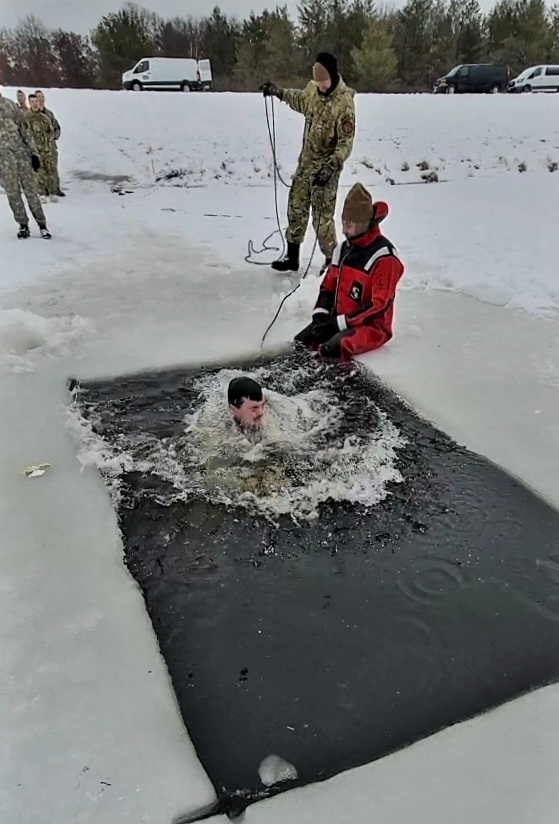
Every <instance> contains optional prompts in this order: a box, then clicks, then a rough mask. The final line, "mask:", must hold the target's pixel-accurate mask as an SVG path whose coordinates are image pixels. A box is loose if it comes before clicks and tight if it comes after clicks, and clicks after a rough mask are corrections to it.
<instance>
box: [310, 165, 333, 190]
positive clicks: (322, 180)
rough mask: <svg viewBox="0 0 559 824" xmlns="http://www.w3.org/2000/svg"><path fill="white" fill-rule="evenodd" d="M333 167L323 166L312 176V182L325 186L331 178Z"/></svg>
mask: <svg viewBox="0 0 559 824" xmlns="http://www.w3.org/2000/svg"><path fill="white" fill-rule="evenodd" d="M333 174H334V169H333V168H332V167H331V166H328V165H326V166H323V167H322V169H319V170H318V172H317V173H316V174H315V176H314V177H313V184H314V185H315V186H326V185H327V184H328V183H329V182H330V180H331V179H332V175H333Z"/></svg>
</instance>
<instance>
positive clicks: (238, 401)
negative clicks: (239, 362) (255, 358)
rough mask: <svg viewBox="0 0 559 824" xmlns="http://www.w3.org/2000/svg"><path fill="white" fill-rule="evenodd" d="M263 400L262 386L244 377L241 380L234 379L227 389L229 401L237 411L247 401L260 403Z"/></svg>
mask: <svg viewBox="0 0 559 824" xmlns="http://www.w3.org/2000/svg"><path fill="white" fill-rule="evenodd" d="M263 398H264V395H263V394H262V387H261V386H260V384H259V383H257V382H256V381H255V380H253V379H252V378H247V377H245V376H244V375H243V376H242V377H240V378H233V380H232V381H231V383H230V384H229V388H228V389H227V400H228V401H229V403H230V404H231V406H236V407H237V409H239V408H240V407H241V406H242V405H243V403H244V402H245V400H251V401H256V402H257V403H260V401H262V400H263Z"/></svg>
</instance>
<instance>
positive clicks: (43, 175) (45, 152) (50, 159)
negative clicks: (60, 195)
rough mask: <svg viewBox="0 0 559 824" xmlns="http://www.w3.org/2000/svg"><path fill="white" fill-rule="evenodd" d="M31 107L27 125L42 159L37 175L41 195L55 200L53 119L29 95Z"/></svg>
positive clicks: (56, 184) (32, 95) (36, 100)
mask: <svg viewBox="0 0 559 824" xmlns="http://www.w3.org/2000/svg"><path fill="white" fill-rule="evenodd" d="M29 105H30V106H31V111H30V112H29V113H28V114H27V123H28V125H29V128H30V130H31V134H32V135H33V140H34V141H35V146H36V147H37V150H38V152H39V157H40V158H41V168H40V169H39V171H38V173H37V174H38V188H39V193H40V194H41V195H46V196H48V195H50V198H51V200H55V199H56V190H57V186H58V181H57V178H56V163H55V151H56V144H55V137H54V125H53V122H52V120H51V118H50V117H49V116H48V115H47V114H45V112H42V111H41V110H40V108H39V101H38V99H37V95H35V94H30V95H29Z"/></svg>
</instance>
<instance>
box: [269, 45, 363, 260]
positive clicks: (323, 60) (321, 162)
mask: <svg viewBox="0 0 559 824" xmlns="http://www.w3.org/2000/svg"><path fill="white" fill-rule="evenodd" d="M261 88H262V91H263V93H264V96H265V97H277V98H278V99H279V100H282V101H283V102H284V103H286V104H287V105H288V106H289V107H290V108H291V109H293V110H294V111H296V112H299V113H300V114H303V115H304V116H305V131H304V135H303V145H302V148H301V152H300V155H299V161H298V165H297V170H296V172H295V175H294V177H293V181H292V184H291V188H290V191H289V202H288V210H287V216H288V224H289V226H288V230H287V237H286V240H287V255H286V257H285V258H283V259H281V260H277V261H275V262H274V263H273V264H272V268H274V269H275V270H276V271H278V272H289V271H292V272H296V271H298V269H299V252H300V247H301V244H302V242H303V240H304V238H305V233H306V231H307V226H308V222H309V213H310V211H311V209H312V219H313V227H314V230H315V232H316V234H317V238H318V243H319V245H320V249H321V251H322V253H323V254H324V257H325V263H324V266H323V267H322V272H324V271H325V269H326V267H327V266H328V264H329V262H330V260H331V259H332V252H333V251H334V249H335V248H336V246H337V239H336V227H335V223H334V213H335V210H336V199H337V194H338V183H339V180H340V175H341V173H342V169H343V166H344V163H345V162H346V160H347V159H348V157H349V156H350V154H351V152H352V150H353V141H354V136H355V104H354V96H355V91H354V90H353V89H351V88H349V86H347V85H346V84H345V83H344V80H343V78H342V77H341V76H340V74H339V73H338V64H337V60H336V58H335V57H334V56H333V55H331V54H328V53H327V52H320V53H319V54H318V55H317V57H316V61H315V64H314V66H313V80H311V81H310V82H309V83H308V85H307V86H306V88H305V89H302V90H301V89H282V88H279V87H278V86H276V85H275V84H274V83H271V82H269V81H268V82H267V83H264V85H263V86H262V87H261Z"/></svg>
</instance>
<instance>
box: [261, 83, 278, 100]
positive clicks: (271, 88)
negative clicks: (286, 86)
mask: <svg viewBox="0 0 559 824" xmlns="http://www.w3.org/2000/svg"><path fill="white" fill-rule="evenodd" d="M260 91H261V92H262V94H263V95H264V97H277V98H278V100H281V99H282V97H283V89H280V87H279V86H276V84H275V83H272V82H271V81H270V80H267V81H266V82H265V83H263V84H262V85H261V86H260Z"/></svg>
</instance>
